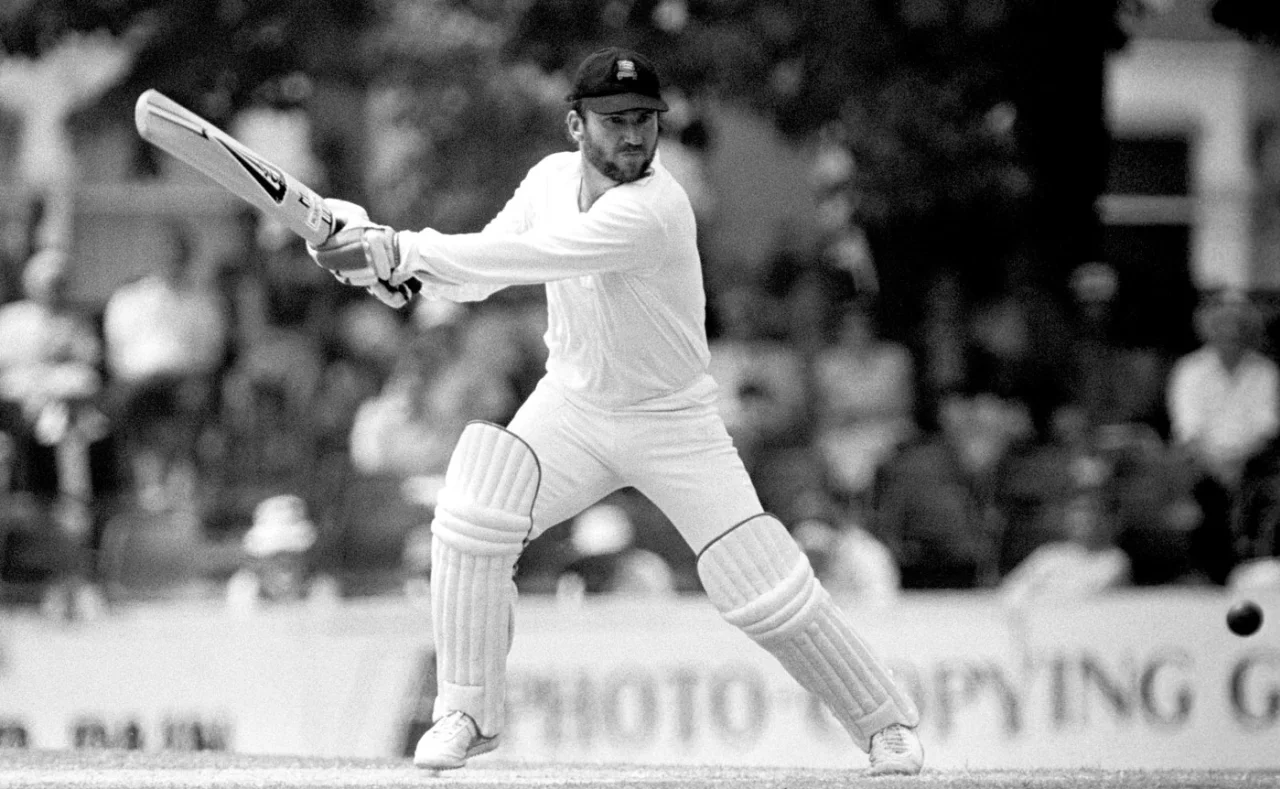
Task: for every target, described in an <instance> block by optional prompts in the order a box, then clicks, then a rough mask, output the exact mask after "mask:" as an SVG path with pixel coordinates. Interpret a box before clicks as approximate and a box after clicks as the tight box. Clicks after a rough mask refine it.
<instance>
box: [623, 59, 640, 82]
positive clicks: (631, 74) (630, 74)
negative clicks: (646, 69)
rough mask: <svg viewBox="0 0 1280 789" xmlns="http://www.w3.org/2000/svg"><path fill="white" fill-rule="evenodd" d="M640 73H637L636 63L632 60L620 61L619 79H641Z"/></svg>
mask: <svg viewBox="0 0 1280 789" xmlns="http://www.w3.org/2000/svg"><path fill="white" fill-rule="evenodd" d="M639 78H640V75H639V74H637V73H636V64H635V61H632V60H619V61H618V79H620V80H623V79H639Z"/></svg>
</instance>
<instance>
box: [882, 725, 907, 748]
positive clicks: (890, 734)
mask: <svg viewBox="0 0 1280 789" xmlns="http://www.w3.org/2000/svg"><path fill="white" fill-rule="evenodd" d="M876 739H877V740H878V741H879V743H880V746H881V748H882V749H884V750H886V751H891V752H893V753H905V752H906V750H907V740H906V737H904V736H903V731H902V727H901V726H889V727H887V728H885V729H884V730H883V731H881V732H880V736H879V737H877V738H876Z"/></svg>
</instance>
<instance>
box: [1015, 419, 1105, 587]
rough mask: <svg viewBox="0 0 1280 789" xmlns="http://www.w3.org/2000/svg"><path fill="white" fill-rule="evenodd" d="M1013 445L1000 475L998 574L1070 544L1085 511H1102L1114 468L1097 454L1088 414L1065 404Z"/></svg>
mask: <svg viewBox="0 0 1280 789" xmlns="http://www.w3.org/2000/svg"><path fill="white" fill-rule="evenodd" d="M1047 417H1048V423H1047V424H1046V423H1045V419H1044V418H1040V419H1036V418H1034V417H1033V418H1032V428H1031V430H1029V431H1028V433H1027V434H1026V435H1025V436H1023V437H1022V438H1021V439H1020V440H1017V441H1015V442H1014V443H1013V444H1011V445H1010V446H1009V448H1008V450H1007V451H1006V453H1005V456H1004V458H1003V460H1002V461H1001V463H1000V466H999V468H998V470H997V473H996V481H995V492H994V496H995V506H996V509H997V511H998V513H999V516H1000V519H1001V522H1002V523H1003V526H1004V537H1003V540H1002V546H1001V560H1000V574H1001V575H1004V574H1005V573H1007V572H1009V571H1010V570H1012V569H1013V567H1014V566H1015V565H1017V564H1019V563H1021V562H1022V561H1023V560H1025V559H1026V558H1027V556H1028V555H1030V554H1031V553H1032V552H1034V551H1035V550H1036V549H1037V548H1038V547H1040V546H1041V545H1044V544H1046V543H1057V542H1062V541H1064V540H1067V539H1068V536H1069V534H1070V533H1071V532H1072V523H1071V519H1072V518H1073V517H1077V516H1078V515H1079V514H1080V510H1081V508H1082V507H1094V508H1095V509H1100V508H1102V507H1103V506H1104V505H1103V502H1102V499H1103V497H1104V495H1105V490H1106V485H1107V482H1108V481H1109V476H1110V467H1109V465H1108V463H1107V462H1106V460H1105V459H1104V457H1103V456H1102V455H1101V454H1100V453H1099V452H1098V451H1097V450H1096V448H1095V447H1094V441H1093V431H1092V430H1091V429H1090V427H1089V423H1088V412H1087V410H1086V409H1085V408H1084V407H1082V406H1079V405H1076V404H1074V403H1073V404H1066V405H1061V406H1059V407H1058V408H1056V409H1054V410H1053V411H1052V412H1050V413H1049V414H1047Z"/></svg>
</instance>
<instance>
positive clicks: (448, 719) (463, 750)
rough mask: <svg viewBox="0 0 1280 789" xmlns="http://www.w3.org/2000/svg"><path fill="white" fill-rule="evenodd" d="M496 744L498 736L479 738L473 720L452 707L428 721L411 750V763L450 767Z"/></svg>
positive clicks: (446, 768) (434, 768) (463, 763)
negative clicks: (438, 717)
mask: <svg viewBox="0 0 1280 789" xmlns="http://www.w3.org/2000/svg"><path fill="white" fill-rule="evenodd" d="M497 747H498V737H497V735H494V736H493V737H482V736H481V735H480V728H479V727H478V726H476V722H475V720H474V719H473V718H472V717H471V716H470V715H468V714H467V713H465V712H460V711H457V710H455V711H453V712H449V713H446V714H445V716H444V717H442V718H440V719H439V720H437V721H436V722H435V723H433V724H431V728H430V729H427V731H426V733H425V734H423V735H422V738H421V739H419V740H418V747H417V748H415V749H414V750H413V764H414V766H416V767H422V768H424V769H427V770H453V769H457V768H458V767H463V766H465V765H466V763H467V759H470V758H471V757H472V756H479V755H480V754H482V753H488V752H489V751H492V750H493V749H494V748H497Z"/></svg>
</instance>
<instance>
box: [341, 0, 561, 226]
mask: <svg viewBox="0 0 1280 789" xmlns="http://www.w3.org/2000/svg"><path fill="white" fill-rule="evenodd" d="M377 5H378V12H379V13H378V18H379V23H378V24H377V25H376V26H375V28H374V29H373V30H372V31H371V33H370V35H369V37H368V38H367V40H366V42H365V47H366V57H367V60H368V62H369V64H370V67H371V78H370V81H369V85H368V87H369V88H370V90H371V91H372V92H373V95H374V96H375V100H374V102H373V104H372V107H371V111H372V113H373V117H372V118H371V126H372V127H373V128H374V129H377V130H378V131H377V132H376V134H375V138H374V139H373V140H372V141H371V147H372V149H373V152H372V166H371V168H370V170H371V176H370V200H371V201H372V202H373V204H374V205H376V207H377V209H378V211H379V216H382V217H385V218H386V221H389V222H392V223H393V224H394V223H397V222H398V223H400V224H402V225H405V226H413V227H420V226H423V225H429V226H431V227H435V228H437V229H440V230H443V231H446V232H458V231H470V230H478V229H479V228H480V227H481V226H482V224H483V222H485V221H486V220H488V219H489V218H490V217H492V216H493V215H494V214H495V213H497V211H498V210H499V209H501V208H502V205H503V204H504V203H505V201H506V200H507V198H509V197H510V196H511V192H512V191H513V190H514V189H515V187H516V186H517V185H518V183H519V179H520V178H521V177H522V176H523V175H524V173H525V172H526V171H527V170H528V168H529V167H531V166H532V165H533V164H534V163H536V162H537V161H538V160H539V159H540V158H542V157H543V156H545V155H546V154H548V153H550V152H551V151H553V150H563V149H564V148H566V147H567V142H566V141H567V138H566V136H565V132H564V126H563V117H564V113H565V105H564V96H565V94H566V93H567V92H568V83H567V81H566V80H565V78H564V77H563V75H561V74H557V73H554V72H546V71H543V70H541V69H539V68H538V67H537V66H535V65H531V64H529V63H528V62H527V61H523V60H511V59H507V58H504V57H503V47H504V45H505V44H506V43H507V42H508V41H509V40H510V39H511V38H512V36H513V35H515V31H516V28H517V26H518V24H519V22H520V19H521V17H522V14H523V13H524V11H525V6H524V4H523V3H520V2H509V1H503V0H472V2H444V1H440V0H437V1H436V2H420V1H418V2H415V1H414V0H381V1H380V2H379V3H378V4H377Z"/></svg>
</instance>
